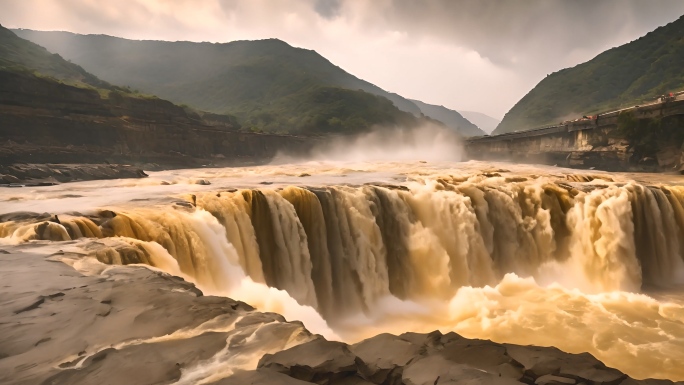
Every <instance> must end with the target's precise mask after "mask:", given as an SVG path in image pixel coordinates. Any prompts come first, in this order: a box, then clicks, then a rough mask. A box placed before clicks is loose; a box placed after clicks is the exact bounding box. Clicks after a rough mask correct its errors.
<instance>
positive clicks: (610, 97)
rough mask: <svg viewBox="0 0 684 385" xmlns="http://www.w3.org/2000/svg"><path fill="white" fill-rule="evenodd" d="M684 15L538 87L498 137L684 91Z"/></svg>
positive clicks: (514, 110)
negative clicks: (683, 89)
mask: <svg viewBox="0 0 684 385" xmlns="http://www.w3.org/2000/svg"><path fill="white" fill-rule="evenodd" d="M683 63H684V16H682V17H680V18H679V19H678V20H676V21H674V22H672V23H670V24H668V25H666V26H663V27H659V28H657V29H656V30H654V31H652V32H649V33H648V34H646V35H645V36H643V37H641V38H639V39H637V40H634V41H632V42H631V43H627V44H625V45H622V46H620V47H617V48H612V49H609V50H607V51H605V52H603V53H601V54H600V55H598V56H596V57H595V58H594V59H592V60H590V61H588V62H586V63H583V64H579V65H577V66H575V67H572V68H566V69H563V70H561V71H558V72H555V73H553V74H551V75H549V76H548V77H546V78H545V79H544V80H542V81H541V82H539V84H537V86H536V87H534V88H533V89H532V90H531V91H530V92H529V93H528V94H527V95H525V96H524V97H523V98H522V99H521V100H520V101H519V102H518V103H517V104H516V105H515V106H514V107H513V108H512V109H511V110H510V111H509V112H508V113H507V114H506V115H505V116H504V118H503V120H502V121H501V123H500V124H499V126H498V127H497V128H496V130H495V131H494V134H503V133H506V132H512V131H516V130H527V129H532V128H536V127H540V126H543V125H546V124H551V123H558V122H560V121H562V120H565V119H568V118H571V117H581V116H582V115H592V114H594V113H596V112H600V111H605V110H608V109H613V108H619V107H621V106H628V105H633V104H638V103H640V102H643V101H647V100H649V99H654V98H656V97H657V96H658V95H661V94H664V93H666V92H671V91H674V90H679V89H682V88H684V66H683V65H682V64H683Z"/></svg>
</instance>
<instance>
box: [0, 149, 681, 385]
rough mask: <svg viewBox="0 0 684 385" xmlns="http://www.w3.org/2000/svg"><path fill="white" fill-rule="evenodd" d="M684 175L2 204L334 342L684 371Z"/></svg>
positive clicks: (259, 180) (260, 175)
mask: <svg viewBox="0 0 684 385" xmlns="http://www.w3.org/2000/svg"><path fill="white" fill-rule="evenodd" d="M635 179H636V180H635ZM205 181H208V182H210V183H211V184H209V185H205V184H198V182H202V183H204V182H205ZM683 184H684V180H683V178H682V177H680V176H674V175H672V176H667V175H651V174H639V175H626V174H616V173H604V172H600V171H587V172H578V171H575V170H568V169H562V168H557V167H545V166H517V165H511V164H503V163H501V164H493V163H480V162H463V163H456V162H453V163H452V162H434V161H427V162H426V161H412V162H379V161H376V162H356V163H350V162H346V163H345V162H310V163H300V164H287V165H271V166H261V167H246V168H226V169H195V170H176V171H165V172H153V173H150V177H149V178H146V179H129V180H114V181H95V182H77V183H69V184H62V185H58V186H52V187H39V188H21V189H2V190H0V214H6V213H12V212H19V211H28V212H35V213H49V214H50V215H54V214H57V215H59V217H60V220H61V222H62V224H61V225H57V224H48V225H43V226H42V227H40V224H41V223H43V222H44V219H21V220H15V221H6V222H4V223H2V224H0V236H4V237H5V238H2V239H0V244H2V243H4V244H23V243H26V242H37V241H36V240H38V239H49V240H52V242H55V244H57V245H59V243H58V242H60V240H68V239H72V238H80V237H86V238H80V240H79V243H78V244H76V245H73V244H71V245H69V246H68V248H69V249H74V248H78V249H80V250H84V251H85V252H86V253H88V254H90V255H91V256H92V257H91V260H90V262H89V263H99V262H95V261H96V260H95V258H97V259H98V260H100V261H102V262H105V263H115V264H116V263H124V264H125V263H147V264H150V265H153V266H155V267H157V268H160V269H162V270H164V271H167V272H169V273H172V274H176V275H180V276H183V277H184V278H186V279H188V280H190V281H193V282H195V283H196V284H197V285H198V286H199V287H200V288H201V289H202V290H204V291H205V292H206V293H209V294H218V295H226V296H230V297H232V298H235V299H239V300H243V301H245V302H247V303H250V304H252V305H254V306H256V307H257V308H259V309H261V310H267V311H275V312H278V313H281V314H283V315H285V316H286V317H287V318H288V319H291V320H294V319H299V320H302V321H304V323H305V325H306V326H307V327H308V328H309V329H310V330H312V331H313V332H316V333H321V334H324V335H325V336H326V337H328V338H331V339H340V340H344V341H348V342H356V341H358V340H360V339H363V338H366V337H369V336H372V335H375V334H377V333H381V332H392V333H402V332H406V331H416V332H429V331H432V330H435V329H440V330H442V331H444V332H446V331H456V332H458V333H460V334H462V335H464V336H466V337H473V338H486V339H492V340H494V341H497V342H509V343H517V344H536V345H545V346H551V345H552V346H557V347H559V348H560V349H562V350H564V351H568V352H574V353H578V352H590V353H592V354H594V355H595V356H596V357H597V358H599V359H600V360H602V361H603V362H605V363H606V364H607V365H609V366H613V367H616V368H618V369H620V370H622V371H624V372H626V373H628V374H630V375H631V376H634V377H637V378H646V377H656V378H669V379H673V380H684V366H683V365H681V363H682V362H684V295H683V294H682V293H683V292H684V291H683V290H682V286H681V285H682V284H684V259H683V255H684V209H682V204H684V187H682V185H683ZM648 186H650V187H648ZM191 203H192V204H191ZM193 205H196V207H194V206H193ZM104 210H109V211H113V212H115V213H116V217H112V214H111V213H107V212H105V211H104ZM88 237H90V238H92V239H87V238H88ZM95 238H99V240H97V241H95ZM39 242H44V241H39ZM65 248H66V246H65ZM131 250H132V251H131ZM74 266H75V267H76V268H79V266H81V267H82V266H85V265H83V264H82V263H76V264H75V265H74ZM269 286H272V287H269ZM279 289H280V290H279Z"/></svg>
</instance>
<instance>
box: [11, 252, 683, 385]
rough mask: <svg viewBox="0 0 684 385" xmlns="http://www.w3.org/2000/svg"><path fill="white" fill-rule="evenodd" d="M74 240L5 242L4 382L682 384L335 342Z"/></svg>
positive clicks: (483, 344) (424, 348)
mask: <svg viewBox="0 0 684 385" xmlns="http://www.w3.org/2000/svg"><path fill="white" fill-rule="evenodd" d="M69 244H70V242H62V243H60V244H59V246H55V244H49V243H44V242H43V241H39V242H37V243H33V244H25V245H23V246H11V247H10V246H2V247H0V285H1V286H2V290H1V291H0V383H2V384H197V383H204V384H217V385H238V384H239V385H243V384H261V385H269V384H273V385H275V384H283V385H303V384H330V385H333V384H334V385H352V384H353V385H367V384H387V385H399V384H403V385H434V384H502V385H507V384H536V385H543V384H577V385H579V384H587V385H589V384H611V385H612V384H614V385H634V384H649V385H651V384H652V385H656V384H672V382H671V381H658V380H645V381H644V380H634V379H631V378H629V377H628V376H626V375H625V374H623V373H621V372H619V371H618V370H615V369H611V368H608V367H606V366H605V365H603V364H602V363H601V362H599V361H598V360H597V359H595V358H594V357H593V356H591V355H589V354H567V353H563V352H561V351H560V350H558V349H555V348H542V347H534V346H517V345H509V344H497V343H494V342H491V341H484V340H471V339H467V338H464V337H461V336H459V335H457V334H455V333H447V334H442V333H440V332H437V331H436V332H433V333H429V334H417V333H405V334H402V335H399V336H395V335H391V334H380V335H377V336H375V337H373V338H370V339H367V340H365V341H362V342H359V343H357V344H353V345H348V344H345V343H342V342H336V341H327V340H325V339H324V338H323V337H321V336H317V335H312V334H311V333H309V332H308V331H307V330H306V329H305V328H304V325H302V324H301V323H300V322H296V321H294V322H288V321H286V320H285V319H284V318H283V317H282V316H280V315H278V314H274V313H260V312H257V311H255V310H254V309H253V308H251V307H250V306H249V305H247V304H244V303H242V302H238V301H234V300H232V299H230V298H225V297H213V296H204V295H203V294H202V292H201V291H199V290H198V289H197V288H196V287H195V286H194V285H192V284H190V283H188V282H186V281H184V280H182V279H181V278H177V277H173V276H170V275H168V274H165V273H161V272H158V271H154V270H151V269H148V268H145V267H141V266H107V265H103V264H101V263H99V262H97V261H96V260H95V259H94V258H87V257H85V256H79V255H74V254H73V252H69V251H68V250H69V249H68V246H69ZM60 248H66V249H65V250H67V252H63V251H60V250H61V249H60ZM62 261H68V262H69V263H70V264H73V265H74V266H75V267H77V268H78V269H75V268H74V267H72V266H69V265H68V264H67V263H63V262H62ZM680 384H681V383H680Z"/></svg>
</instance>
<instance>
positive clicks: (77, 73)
mask: <svg viewBox="0 0 684 385" xmlns="http://www.w3.org/2000/svg"><path fill="white" fill-rule="evenodd" d="M0 69H4V70H24V71H26V70H28V71H37V72H39V73H40V74H42V75H47V76H51V77H53V78H55V79H59V80H61V81H65V82H69V83H75V84H79V83H80V84H87V85H90V86H93V87H99V88H107V89H109V88H111V86H110V85H109V84H108V83H106V82H103V81H102V80H100V79H98V78H97V77H96V76H94V75H92V74H90V73H88V72H86V71H85V70H84V69H83V68H81V67H79V66H78V65H76V64H73V63H70V62H68V61H66V60H64V59H63V58H62V57H61V56H59V55H57V54H53V53H50V52H48V51H47V50H46V49H45V48H43V47H41V46H38V45H36V44H34V43H32V42H30V41H28V40H25V39H22V38H20V37H18V36H17V35H15V34H14V33H13V32H12V31H10V30H8V29H7V28H4V27H3V26H1V25H0Z"/></svg>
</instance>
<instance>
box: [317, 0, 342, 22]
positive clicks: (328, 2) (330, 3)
mask: <svg viewBox="0 0 684 385" xmlns="http://www.w3.org/2000/svg"><path fill="white" fill-rule="evenodd" d="M340 6H341V4H340V0H316V3H315V4H314V10H316V12H317V13H318V14H319V15H321V16H323V17H324V18H326V19H333V18H335V17H336V16H339V15H340Z"/></svg>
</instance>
